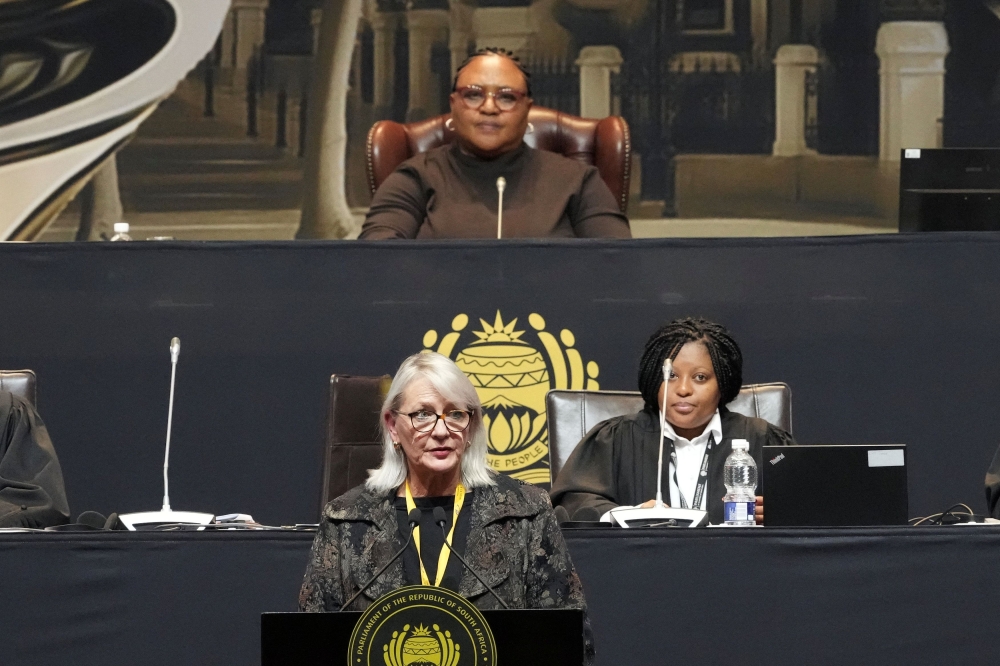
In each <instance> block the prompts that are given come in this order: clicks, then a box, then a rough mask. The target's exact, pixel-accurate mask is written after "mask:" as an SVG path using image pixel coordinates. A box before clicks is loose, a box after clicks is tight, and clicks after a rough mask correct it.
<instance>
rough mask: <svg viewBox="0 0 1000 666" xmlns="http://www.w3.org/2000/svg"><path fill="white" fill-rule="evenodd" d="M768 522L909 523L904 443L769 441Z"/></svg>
mask: <svg viewBox="0 0 1000 666" xmlns="http://www.w3.org/2000/svg"><path fill="white" fill-rule="evenodd" d="M760 471H761V494H762V495H763V496H764V524H765V525H769V526H786V527H797V526H817V527H819V526H824V527H848V526H855V525H906V523H907V518H908V509H909V506H908V504H909V502H908V496H907V486H906V446H905V445H903V444H838V445H799V446H765V447H763V460H762V461H761V470H760Z"/></svg>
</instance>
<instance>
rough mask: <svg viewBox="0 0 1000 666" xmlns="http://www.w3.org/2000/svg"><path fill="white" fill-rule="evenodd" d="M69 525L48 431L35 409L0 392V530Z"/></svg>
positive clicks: (60, 473) (12, 395)
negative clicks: (4, 528)
mask: <svg viewBox="0 0 1000 666" xmlns="http://www.w3.org/2000/svg"><path fill="white" fill-rule="evenodd" d="M68 522H69V503H68V502H67V501H66V488H65V486H64V484H63V476H62V469H61V468H60V467H59V459H58V458H57V457H56V450H55V448H53V446H52V440H51V439H49V431H48V430H47V429H46V427H45V424H44V423H43V422H42V418H41V417H40V416H39V415H38V412H36V411H35V409H34V407H32V406H31V405H30V404H28V403H27V402H25V401H24V400H23V399H21V398H19V397H18V396H16V395H14V394H12V393H10V392H8V391H0V527H30V528H43V527H50V526H52V525H62V524H64V523H68Z"/></svg>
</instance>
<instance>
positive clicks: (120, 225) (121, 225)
mask: <svg viewBox="0 0 1000 666" xmlns="http://www.w3.org/2000/svg"><path fill="white" fill-rule="evenodd" d="M115 233H116V234H127V233H128V222H115Z"/></svg>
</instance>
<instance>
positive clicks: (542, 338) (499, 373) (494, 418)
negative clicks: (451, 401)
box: [423, 310, 599, 484]
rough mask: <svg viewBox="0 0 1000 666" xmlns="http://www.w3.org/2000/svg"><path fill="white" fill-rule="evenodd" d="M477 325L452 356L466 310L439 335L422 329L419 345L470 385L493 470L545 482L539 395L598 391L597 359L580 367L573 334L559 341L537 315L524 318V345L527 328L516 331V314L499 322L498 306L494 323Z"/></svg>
mask: <svg viewBox="0 0 1000 666" xmlns="http://www.w3.org/2000/svg"><path fill="white" fill-rule="evenodd" d="M479 322H480V324H481V325H482V329H481V330H478V331H472V335H473V336H474V338H475V339H472V340H470V341H469V343H468V344H467V345H466V346H465V347H464V348H462V349H461V350H460V351H458V352H457V353H455V354H453V352H454V350H455V348H456V346H457V344H458V342H459V340H460V338H461V337H462V335H463V333H464V332H465V330H466V328H467V327H468V325H469V316H468V315H465V314H460V315H458V316H457V317H455V318H454V320H452V322H451V329H452V330H451V332H450V333H447V334H446V335H444V336H443V337H440V338H439V336H438V333H437V331H435V330H430V331H427V333H425V334H424V341H423V342H424V347H425V348H426V349H427V350H433V351H437V352H440V353H441V354H444V355H445V356H448V357H451V358H453V359H454V360H455V363H456V364H457V365H458V367H459V368H461V369H462V372H464V373H465V374H466V375H467V376H468V377H469V379H470V380H471V381H472V385H473V386H475V387H476V391H477V392H478V393H479V399H480V400H481V401H482V403H483V424H484V425H485V427H486V432H487V434H488V435H489V462H490V464H491V465H492V466H493V467H494V469H496V470H497V471H499V472H502V473H504V474H509V475H510V476H512V477H514V478H517V479H521V480H523V481H527V482H529V483H538V484H546V483H549V482H550V475H549V466H548V451H549V447H548V430H547V428H546V420H545V394H546V393H547V392H548V391H549V389H553V388H562V389H564V388H572V389H583V388H586V389H589V390H595V389H597V388H599V385H598V382H597V375H598V372H599V369H598V367H597V364H596V363H594V362H593V361H591V362H589V363H587V364H586V367H584V362H583V358H582V357H581V356H580V352H579V351H577V350H576V349H574V346H575V345H576V338H575V336H574V335H573V333H572V332H571V331H569V330H568V329H563V330H562V331H560V332H559V337H558V338H557V337H556V336H555V335H553V334H552V333H550V332H548V331H546V330H545V326H546V324H545V319H543V318H542V316H541V315H539V314H536V313H532V314H529V315H528V324H529V326H530V329H532V330H533V331H534V335H533V337H534V338H535V340H532V341H530V342H529V341H528V340H525V339H524V336H525V333H526V332H527V331H526V330H517V328H518V327H517V318H516V317H515V318H513V319H511V320H509V321H507V322H504V320H503V316H502V315H501V313H500V311H499V310H498V311H497V313H496V317H495V318H494V321H493V323H492V324H490V323H488V322H487V321H486V320H484V319H480V320H479ZM435 345H437V347H436V348H435ZM539 349H541V350H544V353H543V351H539Z"/></svg>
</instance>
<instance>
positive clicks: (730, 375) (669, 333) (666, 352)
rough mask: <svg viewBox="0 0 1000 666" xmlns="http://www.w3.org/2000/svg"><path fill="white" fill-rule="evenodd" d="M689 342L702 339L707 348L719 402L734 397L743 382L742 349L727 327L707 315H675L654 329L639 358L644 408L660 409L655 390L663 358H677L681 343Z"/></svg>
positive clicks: (658, 381) (658, 383) (659, 382)
mask: <svg viewBox="0 0 1000 666" xmlns="http://www.w3.org/2000/svg"><path fill="white" fill-rule="evenodd" d="M689 342H702V343H704V345H705V348H706V349H708V355H709V356H710V357H711V359H712V369H714V370H715V377H716V380H717V381H718V382H719V393H720V394H721V398H720V399H719V406H720V407H722V406H724V405H726V404H728V403H729V402H731V401H732V400H733V398H735V397H736V396H737V395H739V392H740V386H741V385H742V384H743V352H741V351H740V346H739V345H738V344H736V340H734V339H733V336H732V334H730V333H729V331H728V330H726V328H725V327H724V326H722V325H720V324H716V323H715V322H712V321H708V320H707V319H700V318H697V319H696V318H692V317H687V318H685V319H675V320H674V321H672V322H670V323H669V324H667V325H666V326H664V327H662V328H661V329H660V330H658V331H656V333H653V335H651V336H650V338H649V340H648V341H647V342H646V348H645V350H643V352H642V360H641V361H640V362H639V391H640V392H641V393H642V398H643V400H645V402H646V409H651V410H654V411H659V409H660V406H659V404H658V403H657V399H656V398H657V393H659V391H660V384H661V383H662V382H663V362H664V361H665V360H666V359H667V358H668V357H669V358H670V359H671V360H673V359H675V358H677V354H678V353H679V352H680V350H681V347H683V346H684V345H686V344H687V343H689Z"/></svg>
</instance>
